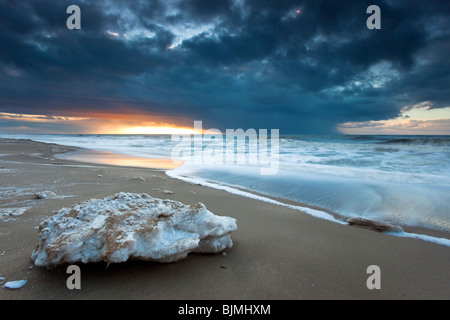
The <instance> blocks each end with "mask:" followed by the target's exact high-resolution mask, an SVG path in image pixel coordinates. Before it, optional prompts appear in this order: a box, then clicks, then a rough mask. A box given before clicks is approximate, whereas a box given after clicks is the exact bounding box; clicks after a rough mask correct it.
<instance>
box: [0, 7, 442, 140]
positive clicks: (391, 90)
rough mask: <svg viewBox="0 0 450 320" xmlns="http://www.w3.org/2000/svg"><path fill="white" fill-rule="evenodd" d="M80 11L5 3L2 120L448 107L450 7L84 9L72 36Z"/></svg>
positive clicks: (358, 118)
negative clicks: (73, 17)
mask: <svg viewBox="0 0 450 320" xmlns="http://www.w3.org/2000/svg"><path fill="white" fill-rule="evenodd" d="M71 4H74V3H73V1H57V2H55V1H50V0H35V1H26V2H25V1H1V2H0V21H1V24H2V33H1V34H0V44H1V47H2V50H1V51H0V84H1V86H0V112H5V113H17V114H27V113H28V114H45V115H49V116H52V115H54V116H59V115H63V116H77V117H83V114H86V115H88V114H89V113H90V112H92V111H93V110H95V111H96V112H106V113H107V112H111V113H120V112H124V113H126V112H127V110H130V109H131V110H133V112H137V113H142V114H146V115H149V114H150V115H155V116H159V117H162V116H164V117H167V118H170V117H172V116H175V115H176V116H177V117H179V118H181V119H188V120H192V121H193V120H196V119H197V120H203V121H204V123H205V126H208V127H215V128H218V129H221V130H222V129H225V128H237V127H244V128H249V127H253V128H280V129H281V132H282V133H330V132H335V130H336V128H337V126H338V125H339V124H341V123H353V122H355V123H356V122H358V123H361V122H367V121H381V120H388V119H393V118H396V117H397V116H398V115H400V114H401V110H402V109H404V108H405V107H408V106H414V105H417V104H420V103H422V102H424V101H429V102H431V104H432V107H433V108H444V107H447V106H449V105H450V90H448V88H449V87H450V65H449V64H450V62H449V59H448V57H449V56H450V23H449V21H450V19H449V18H450V3H449V2H448V1H427V2H424V1H419V0H413V1H401V2H399V1H387V0H385V1H373V0H371V1H365V0H352V1H331V0H328V1H324V0H315V1H291V0H283V1H275V0H218V1H210V0H191V1H181V0H170V1H167V0H165V1H159V0H153V1H112V0H102V1H89V2H88V1H79V3H78V5H79V6H80V8H81V17H82V22H81V25H82V29H81V30H68V29H67V28H66V19H67V17H68V14H66V8H67V7H68V6H69V5H71ZM371 4H377V5H378V6H379V7H380V8H381V13H382V29H381V30H368V29H367V28H366V19H367V18H368V15H367V14H366V8H367V7H368V6H369V5H371ZM186 121H187V120H186ZM183 125H190V123H183ZM0 126H1V127H6V126H7V125H6V124H5V123H3V122H2V123H0ZM1 127H0V129H1Z"/></svg>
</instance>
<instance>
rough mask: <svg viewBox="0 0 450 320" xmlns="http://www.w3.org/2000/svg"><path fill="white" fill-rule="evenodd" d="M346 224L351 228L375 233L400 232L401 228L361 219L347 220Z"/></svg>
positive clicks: (386, 223)
mask: <svg viewBox="0 0 450 320" xmlns="http://www.w3.org/2000/svg"><path fill="white" fill-rule="evenodd" d="M347 223H348V224H349V225H351V226H358V227H362V228H366V229H370V230H374V231H377V232H402V231H403V229H402V227H400V226H398V225H395V224H392V223H388V222H383V221H377V220H370V219H365V218H361V217H357V218H350V219H347Z"/></svg>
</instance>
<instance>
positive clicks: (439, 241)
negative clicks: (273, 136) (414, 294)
mask: <svg viewBox="0 0 450 320" xmlns="http://www.w3.org/2000/svg"><path fill="white" fill-rule="evenodd" d="M166 175H168V176H169V177H171V178H174V179H179V180H182V181H185V182H188V183H192V184H199V185H202V186H204V187H209V188H213V189H217V190H222V191H226V192H229V193H232V194H236V195H239V196H243V197H247V198H251V199H255V200H259V201H263V202H267V203H270V204H274V205H277V206H282V207H287V208H290V209H293V210H297V211H301V212H303V213H306V214H308V215H310V216H313V217H315V218H319V219H323V220H328V221H331V222H335V223H338V224H341V225H347V222H345V221H342V220H338V219H336V218H335V217H333V216H332V215H331V214H329V213H326V212H324V211H320V210H315V209H312V208H308V207H303V206H296V205H291V204H287V203H283V202H280V201H277V200H274V199H271V198H267V197H263V196H259V195H256V194H253V193H250V192H247V191H242V190H239V189H237V188H233V187H229V186H224V185H220V184H217V183H213V182H209V181H205V180H203V179H199V178H192V177H186V176H183V175H178V174H176V173H175V172H174V170H168V171H166ZM386 234H389V235H393V236H397V237H403V238H413V239H418V240H422V241H427V242H432V243H435V244H439V245H443V246H447V247H450V239H446V238H439V237H433V236H429V235H425V234H417V233H409V232H390V233H386Z"/></svg>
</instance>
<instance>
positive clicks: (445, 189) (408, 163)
mask: <svg viewBox="0 0 450 320" xmlns="http://www.w3.org/2000/svg"><path fill="white" fill-rule="evenodd" d="M3 137H8V138H17V139H31V140H35V141H41V142H47V143H56V144H61V145H67V146H74V147H80V148H84V149H88V150H95V151H102V152H110V153H115V154H121V155H127V156H133V157H141V158H154V159H173V158H174V157H176V156H174V150H175V148H177V147H179V146H180V138H179V137H178V139H174V137H172V136H170V135H14V136H11V135H8V136H3ZM270 138H271V137H269V140H270ZM216 139H217V137H216ZM211 141H212V140H211V139H204V140H203V141H202V144H201V148H202V149H208V148H210V144H211ZM241 142H242V141H241ZM244 142H245V141H244ZM247 142H248V141H247ZM215 143H217V140H216V141H215ZM237 143H239V142H237ZM193 144H194V142H192V145H193ZM272 145H274V143H273V141H272ZM216 146H217V144H216ZM270 147H271V146H270V145H269V149H270ZM277 147H278V148H277V158H276V161H277V163H276V169H277V170H276V172H275V173H272V174H266V175H264V174H261V170H260V169H261V167H263V164H258V163H256V164H255V163H240V164H235V163H225V161H223V163H220V161H219V163H218V162H217V161H216V162H214V163H213V161H209V160H211V159H208V157H206V156H205V157H204V158H203V159H202V161H201V162H198V161H197V162H195V161H185V162H184V164H183V165H181V166H176V167H175V168H173V167H172V168H170V169H167V170H166V173H167V174H168V175H169V176H171V177H174V178H178V179H182V180H185V181H189V182H192V183H199V184H204V185H207V186H210V187H215V188H218V189H222V190H225V191H228V192H234V193H237V194H241V195H243V196H250V197H254V198H256V199H259V200H261V201H268V202H272V203H274V202H275V203H276V204H280V205H283V201H282V200H283V199H284V200H290V203H292V202H296V203H299V208H301V207H302V206H304V209H305V211H307V212H308V213H310V214H312V215H315V216H317V217H318V218H325V219H328V220H332V221H335V222H343V221H345V219H347V218H351V217H363V218H367V219H373V220H381V221H385V222H389V223H394V224H399V225H402V226H410V227H424V228H428V229H434V230H439V231H444V232H450V136H411V135H409V136H397V135H396V136H387V135H380V136H375V135H361V136H357V135H289V136H286V135H285V136H283V135H281V136H279V138H278V140H277ZM233 150H234V152H238V151H237V150H238V148H237V147H236V148H234V149H233ZM240 150H241V151H242V149H240ZM244 150H245V152H246V153H248V154H250V153H251V152H252V150H251V148H248V147H247V148H244ZM269 151H270V150H269ZM208 154H209V155H210V156H211V154H210V153H208ZM64 156H65V157H69V158H70V153H69V154H67V155H64ZM94 158H95V157H94ZM94 158H93V159H91V160H90V161H92V162H95V159H94ZM180 158H181V156H180ZM216 159H217V158H216ZM184 160H185V159H184ZM274 198H275V199H281V201H278V200H276V201H275V200H271V199H274ZM449 238H450V236H449ZM445 241H447V243H448V240H445ZM445 241H444V242H445ZM438 242H439V241H438Z"/></svg>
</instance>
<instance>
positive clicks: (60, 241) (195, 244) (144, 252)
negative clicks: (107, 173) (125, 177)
mask: <svg viewBox="0 0 450 320" xmlns="http://www.w3.org/2000/svg"><path fill="white" fill-rule="evenodd" d="M236 229H237V224H236V220H235V219H233V218H230V217H223V216H216V215H214V214H213V213H211V212H210V211H208V210H207V209H206V207H205V205H203V204H202V203H198V204H197V205H195V206H188V205H185V204H183V203H181V202H177V201H172V200H161V199H156V198H152V197H151V196H149V195H147V194H135V193H123V192H122V193H118V194H116V195H114V196H111V197H107V198H105V199H91V200H89V201H86V202H83V203H81V204H78V205H75V206H74V207H72V208H63V209H61V210H60V211H59V212H58V213H57V214H56V215H54V216H52V217H50V218H49V219H47V220H45V221H43V222H42V223H41V225H40V228H39V236H40V243H39V245H38V247H37V248H36V249H35V250H34V252H33V253H32V256H31V258H32V259H33V261H34V263H35V265H37V266H45V267H52V266H56V265H59V264H67V263H78V262H82V263H89V262H101V261H104V262H107V263H120V262H125V261H127V260H129V259H132V260H145V261H158V262H173V261H176V260H179V259H183V258H185V257H186V256H187V255H188V254H189V253H190V252H199V253H218V252H221V251H223V250H224V249H226V248H231V247H232V246H233V242H232V240H231V237H230V233H231V232H233V231H235V230H236Z"/></svg>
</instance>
